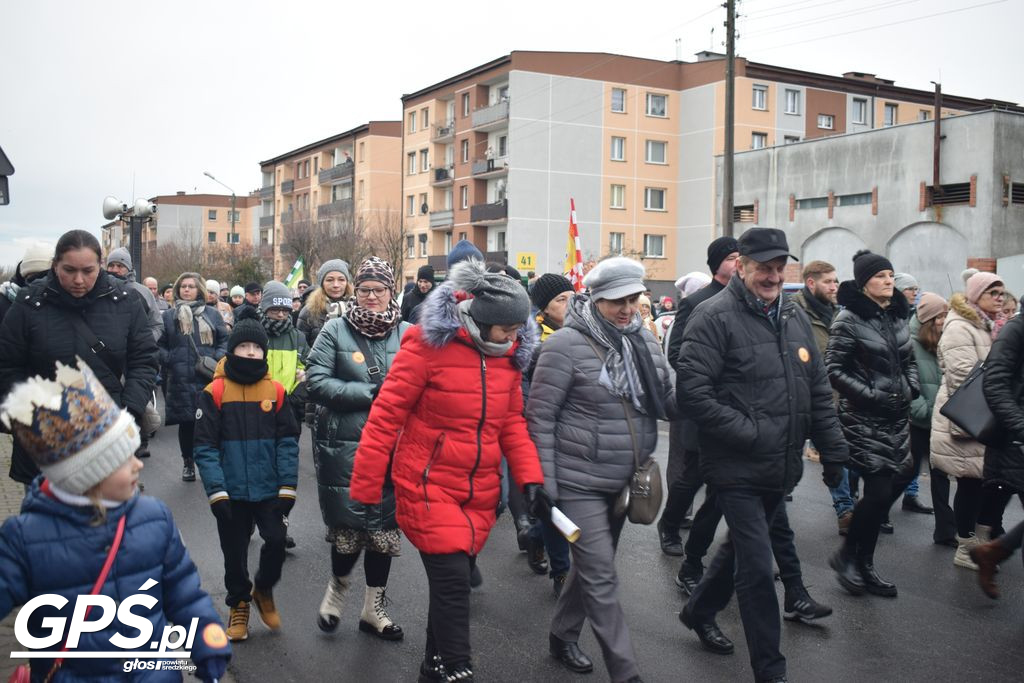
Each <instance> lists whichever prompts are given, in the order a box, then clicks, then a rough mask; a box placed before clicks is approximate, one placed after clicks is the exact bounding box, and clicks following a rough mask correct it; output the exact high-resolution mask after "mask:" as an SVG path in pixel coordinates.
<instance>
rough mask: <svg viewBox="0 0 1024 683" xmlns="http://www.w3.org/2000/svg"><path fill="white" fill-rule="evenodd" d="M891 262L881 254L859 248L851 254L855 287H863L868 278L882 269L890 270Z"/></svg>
mask: <svg viewBox="0 0 1024 683" xmlns="http://www.w3.org/2000/svg"><path fill="white" fill-rule="evenodd" d="M892 269H893V268H892V263H891V262H890V261H889V259H887V258H885V257H884V256H882V255H881V254H876V253H874V252H871V251H868V250H867V249H861V250H860V251H858V252H857V253H856V254H854V255H853V280H854V282H856V283H857V289H864V285H866V284H867V283H868V280H870V279H871V278H873V277H874V276H875V275H877V274H878V273H881V272H882V271H883V270H892Z"/></svg>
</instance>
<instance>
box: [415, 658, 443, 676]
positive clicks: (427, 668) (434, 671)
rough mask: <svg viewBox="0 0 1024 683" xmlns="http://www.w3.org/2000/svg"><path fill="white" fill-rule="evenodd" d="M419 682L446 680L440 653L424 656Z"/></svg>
mask: <svg viewBox="0 0 1024 683" xmlns="http://www.w3.org/2000/svg"><path fill="white" fill-rule="evenodd" d="M417 680H418V683H440V682H441V681H443V680H444V664H442V663H441V656H440V655H432V656H424V657H423V662H421V663H420V677H419V678H418V679H417Z"/></svg>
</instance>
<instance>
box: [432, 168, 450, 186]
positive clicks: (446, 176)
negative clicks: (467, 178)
mask: <svg viewBox="0 0 1024 683" xmlns="http://www.w3.org/2000/svg"><path fill="white" fill-rule="evenodd" d="M453 182H455V168H454V167H453V166H442V167H441V168H435V169H434V177H433V178H431V179H430V184H431V185H433V186H434V187H447V186H448V185H451V184H452V183H453Z"/></svg>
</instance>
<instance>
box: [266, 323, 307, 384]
mask: <svg viewBox="0 0 1024 683" xmlns="http://www.w3.org/2000/svg"><path fill="white" fill-rule="evenodd" d="M308 355H309V344H307V343H306V338H305V336H304V335H303V334H302V333H301V332H299V331H298V330H296V329H295V327H291V328H290V329H289V330H288V331H287V332H285V333H284V334H280V335H278V336H276V337H270V344H269V345H268V347H267V367H268V368H270V377H271V379H273V380H276V381H278V382H280V383H281V384H283V385H284V389H285V391H287V392H288V394H289V395H290V394H291V393H292V392H294V391H295V387H297V386H298V384H299V383H298V382H297V381H296V380H295V371H296V370H298V369H299V368H305V367H306V356H308Z"/></svg>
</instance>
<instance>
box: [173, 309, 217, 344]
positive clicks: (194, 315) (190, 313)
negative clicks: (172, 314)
mask: <svg viewBox="0 0 1024 683" xmlns="http://www.w3.org/2000/svg"><path fill="white" fill-rule="evenodd" d="M174 308H175V310H176V311H177V314H176V317H177V319H178V330H180V331H181V333H182V334H185V335H188V336H192V325H193V322H194V321H195V320H198V321H199V343H200V344H202V345H204V346H213V328H212V327H210V323H208V322H207V321H206V318H205V317H204V316H203V311H205V310H206V303H205V302H203V301H182V300H181V299H176V300H175V301H174Z"/></svg>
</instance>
